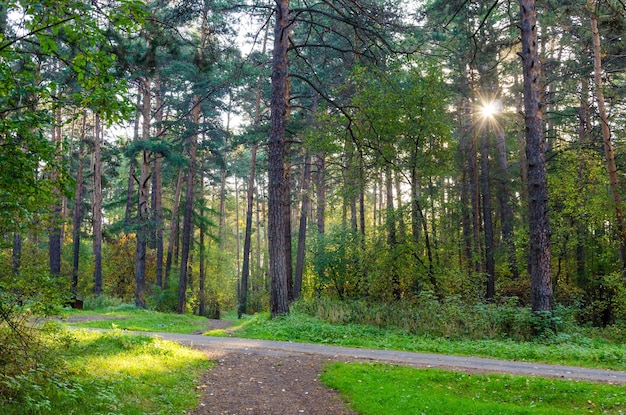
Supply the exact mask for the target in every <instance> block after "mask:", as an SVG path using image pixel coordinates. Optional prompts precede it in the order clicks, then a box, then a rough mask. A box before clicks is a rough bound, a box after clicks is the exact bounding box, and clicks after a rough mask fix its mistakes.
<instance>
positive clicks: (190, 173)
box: [176, 96, 200, 314]
mask: <svg viewBox="0 0 626 415" xmlns="http://www.w3.org/2000/svg"><path fill="white" fill-rule="evenodd" d="M199 122H200V97H199V96H195V97H194V99H193V109H192V111H191V124H192V128H194V130H195V131H194V132H193V133H191V134H190V135H189V169H188V170H187V189H186V191H185V215H184V218H183V235H182V236H183V240H182V244H181V252H180V274H179V277H178V305H177V306H176V312H177V313H179V314H183V313H184V312H185V309H186V307H187V280H188V278H187V277H188V271H189V253H190V250H191V234H192V229H193V190H194V176H195V174H196V152H197V140H198V124H199Z"/></svg>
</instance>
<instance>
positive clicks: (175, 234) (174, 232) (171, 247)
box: [163, 167, 185, 289]
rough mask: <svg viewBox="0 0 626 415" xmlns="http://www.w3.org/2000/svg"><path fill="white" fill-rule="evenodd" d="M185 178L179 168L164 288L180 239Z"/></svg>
mask: <svg viewBox="0 0 626 415" xmlns="http://www.w3.org/2000/svg"><path fill="white" fill-rule="evenodd" d="M184 178H185V172H184V170H183V168H182V167H181V168H180V169H179V170H178V178H177V179H176V192H175V195H174V206H172V220H171V221H170V234H169V239H168V243H167V256H166V260H165V279H164V281H163V288H164V289H166V288H167V280H168V278H169V276H170V271H171V269H172V257H173V255H174V246H175V245H176V241H177V240H178V228H179V226H178V211H179V209H180V194H181V193H182V189H183V179H184Z"/></svg>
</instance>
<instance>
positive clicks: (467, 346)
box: [207, 313, 626, 370]
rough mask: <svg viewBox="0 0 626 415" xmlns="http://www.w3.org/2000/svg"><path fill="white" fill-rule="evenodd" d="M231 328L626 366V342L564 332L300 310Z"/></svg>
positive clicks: (244, 333) (249, 333) (242, 332)
mask: <svg viewBox="0 0 626 415" xmlns="http://www.w3.org/2000/svg"><path fill="white" fill-rule="evenodd" d="M233 330H234V332H233ZM229 332H233V335H235V336H238V337H247V338H256V339H268V340H286V341H294V342H306V343H321V344H332V345H339V346H350V347H363V348H372V349H391V350H404V351H414V352H426V353H442V354H451V355H463V356H480V357H493V358H497V359H506V360H518V361H528V362H542V363H552V364H561V365H572V366H585V367H596V368H606V369H614V370H626V345H624V344H621V343H612V342H610V341H608V340H606V339H602V338H590V337H586V336H584V335H573V334H562V335H558V336H555V337H554V338H550V339H544V340H541V341H539V340H537V341H534V342H515V341H512V340H471V339H461V340H450V339H446V338H442V337H428V336H411V335H408V334H407V333H406V332H403V331H401V330H385V329H380V328H376V327H373V326H367V325H357V324H350V325H332V324H329V323H326V322H323V321H322V320H320V319H318V318H315V317H310V316H308V315H305V314H297V313H292V314H291V315H289V316H286V317H281V318H277V319H273V320H270V319H269V316H268V314H258V315H255V316H251V317H246V318H244V319H242V320H239V321H236V322H235V326H233V327H231V328H229ZM207 334H208V335H213V336H224V335H226V333H225V332H224V331H223V330H214V331H210V332H208V333H207Z"/></svg>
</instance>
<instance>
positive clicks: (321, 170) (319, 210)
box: [315, 153, 326, 235]
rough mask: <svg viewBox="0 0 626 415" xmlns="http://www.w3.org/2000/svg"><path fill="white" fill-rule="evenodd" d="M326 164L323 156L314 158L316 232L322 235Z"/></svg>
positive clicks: (323, 230)
mask: <svg viewBox="0 0 626 415" xmlns="http://www.w3.org/2000/svg"><path fill="white" fill-rule="evenodd" d="M325 167H326V163H325V160H324V155H323V154H322V153H318V155H317V156H316V157H315V179H316V180H315V191H316V201H317V204H316V218H317V232H318V233H319V234H320V235H323V234H324V232H325V231H326V176H325Z"/></svg>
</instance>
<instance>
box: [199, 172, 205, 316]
mask: <svg viewBox="0 0 626 415" xmlns="http://www.w3.org/2000/svg"><path fill="white" fill-rule="evenodd" d="M203 167H204V166H203V165H201V166H200V194H199V196H200V200H204V168H203ZM203 205H204V203H203ZM200 216H201V217H202V218H204V209H201V210H200ZM205 229H206V226H205V224H204V221H202V225H201V226H200V241H199V242H200V258H199V264H198V315H200V316H205V315H206V288H205V282H206V268H205V263H206V247H205V245H204V240H205V237H204V235H205V233H206V230H205Z"/></svg>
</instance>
